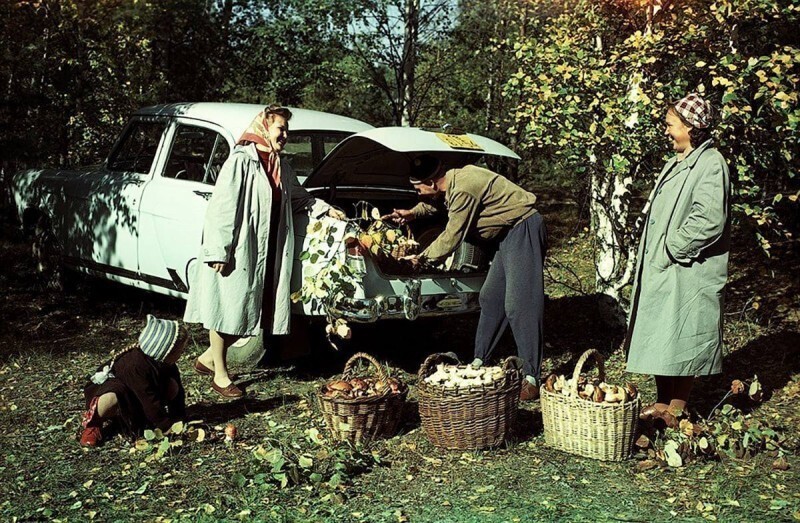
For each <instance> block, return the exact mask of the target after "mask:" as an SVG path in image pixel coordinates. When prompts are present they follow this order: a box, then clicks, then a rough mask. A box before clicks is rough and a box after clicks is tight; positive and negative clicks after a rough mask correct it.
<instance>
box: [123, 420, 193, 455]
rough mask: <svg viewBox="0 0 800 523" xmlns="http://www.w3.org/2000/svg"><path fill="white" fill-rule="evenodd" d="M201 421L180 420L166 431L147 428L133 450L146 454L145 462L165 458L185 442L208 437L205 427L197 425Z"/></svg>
mask: <svg viewBox="0 0 800 523" xmlns="http://www.w3.org/2000/svg"><path fill="white" fill-rule="evenodd" d="M200 423H201V422H197V421H195V422H190V423H188V424H186V423H184V422H182V421H178V422H176V423H173V424H172V426H171V427H170V428H169V429H167V430H166V431H162V430H161V429H155V430H150V429H148V430H145V431H144V434H143V435H142V437H141V438H139V439H137V440H136V442H135V443H134V445H133V448H132V449H131V451H134V452H141V453H143V454H145V458H144V460H145V462H151V461H157V460H161V459H163V458H164V457H165V456H168V455H169V454H171V453H174V452H177V451H178V450H179V448H180V447H182V446H183V445H184V443H187V442H190V441H194V442H198V443H199V442H201V441H203V440H205V438H206V431H205V429H203V428H201V427H199V426H196V425H199V424H200Z"/></svg>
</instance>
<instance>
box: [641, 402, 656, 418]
mask: <svg viewBox="0 0 800 523" xmlns="http://www.w3.org/2000/svg"><path fill="white" fill-rule="evenodd" d="M660 413H661V411H660V410H659V409H657V408H656V404H655V403H652V404H650V405H648V406H646V407H645V408H643V409H642V411H641V412H640V413H639V419H640V420H642V421H650V420H652V419H653V418H656V417H658V415H659V414H660Z"/></svg>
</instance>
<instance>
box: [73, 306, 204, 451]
mask: <svg viewBox="0 0 800 523" xmlns="http://www.w3.org/2000/svg"><path fill="white" fill-rule="evenodd" d="M188 340H189V335H188V333H187V331H186V329H185V328H183V327H182V326H180V325H179V324H178V322H177V321H171V320H160V319H158V318H156V317H155V316H152V315H150V314H148V315H147V325H146V326H145V328H144V330H143V331H142V333H141V335H140V336H139V342H138V343H133V344H131V345H129V346H128V347H125V348H124V349H122V350H120V351H117V352H115V353H113V354H112V355H111V360H110V361H109V362H108V363H107V364H105V365H103V366H102V367H100V368H99V369H98V371H97V372H96V373H95V374H94V375H93V376H92V377H91V381H90V382H89V383H87V384H86V386H85V387H84V389H83V393H84V395H85V396H86V407H87V409H88V410H87V411H86V413H84V415H83V423H82V426H83V432H82V434H81V445H82V446H84V447H94V446H97V444H98V443H100V442H101V441H102V440H103V433H102V428H103V423H104V422H105V421H107V420H110V419H115V418H116V419H118V420H119V421H120V422H121V425H122V428H123V429H124V430H126V431H127V432H128V433H130V434H131V435H136V434H140V433H141V432H142V431H143V430H144V429H148V428H150V429H153V428H159V429H162V430H165V429H167V428H169V427H170V426H171V424H172V423H173V422H174V421H175V420H177V419H180V418H182V417H183V416H184V412H185V406H186V404H185V397H186V395H185V392H184V390H183V385H182V384H181V375H180V372H179V371H178V366H177V365H175V362H177V361H178V358H180V357H181V354H183V350H184V348H185V347H186V343H187V341H188Z"/></svg>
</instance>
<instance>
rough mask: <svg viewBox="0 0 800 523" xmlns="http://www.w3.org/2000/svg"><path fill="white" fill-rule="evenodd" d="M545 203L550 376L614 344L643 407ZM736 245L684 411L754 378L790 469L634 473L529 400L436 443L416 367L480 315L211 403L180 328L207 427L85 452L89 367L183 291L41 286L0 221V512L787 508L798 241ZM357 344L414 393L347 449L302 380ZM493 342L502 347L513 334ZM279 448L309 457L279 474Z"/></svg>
mask: <svg viewBox="0 0 800 523" xmlns="http://www.w3.org/2000/svg"><path fill="white" fill-rule="evenodd" d="M547 211H548V213H549V214H550V215H551V216H553V217H554V218H553V219H552V220H551V222H550V223H551V231H550V234H551V238H554V239H555V241H554V248H553V255H552V257H551V259H550V261H549V265H548V275H547V289H548V290H547V292H548V301H547V305H546V307H547V309H546V311H547V312H546V337H547V345H546V352H545V363H544V370H545V372H550V371H556V372H559V373H565V372H571V370H572V368H573V366H574V364H575V362H576V360H577V358H578V357H579V355H580V354H581V353H582V352H583V351H584V350H586V349H588V348H596V349H599V350H600V351H601V352H602V353H603V354H604V355H605V357H606V358H607V365H606V367H607V373H608V376H609V381H612V382H614V381H622V380H631V381H634V382H635V383H637V384H638V385H639V386H640V388H641V390H642V391H643V394H644V400H645V402H647V401H648V400H652V399H653V384H652V381H651V380H649V379H647V377H642V376H624V372H623V355H622V354H621V351H620V350H619V346H620V341H621V338H622V334H623V333H622V331H621V330H620V329H613V328H609V327H608V325H607V323H605V322H604V321H602V320H601V319H600V318H599V317H598V314H597V310H598V309H597V303H596V299H595V297H594V296H592V295H591V294H586V293H581V292H579V291H578V289H584V290H587V289H591V282H592V275H591V264H590V260H591V245H590V242H589V241H588V239H587V237H586V235H585V233H582V232H580V230H581V227H576V226H575V223H574V220H572V221H570V220H568V219H564V220H562V221H559V220H560V218H559V217H560V216H562V214H563V213H569V212H574V209H573V208H571V207H570V206H569V205H565V206H564V208H553V209H547ZM545 215H546V216H547V215H548V214H545ZM739 243H740V245H738V246H737V249H736V250H734V254H733V257H732V272H731V279H730V287H729V291H728V300H727V303H726V322H727V323H726V327H725V336H726V341H727V344H728V348H729V354H728V355H727V356H726V359H725V372H724V374H723V375H721V376H716V377H712V378H706V379H703V380H701V381H700V382H699V383H698V385H697V387H696V389H695V391H694V393H693V394H694V403H693V408H694V409H695V410H696V411H697V412H699V413H701V414H703V415H707V414H708V412H709V411H710V409H711V408H712V407H713V406H714V405H715V404H716V403H717V401H719V400H720V399H721V398H722V396H723V395H724V393H725V391H726V390H727V389H728V388H729V387H730V382H731V380H732V379H734V378H741V379H749V378H751V377H752V376H753V375H754V374H757V375H758V377H759V380H760V381H761V383H762V384H763V386H764V389H765V391H766V395H765V399H764V401H763V403H762V404H761V405H760V406H756V407H755V408H754V409H753V410H752V412H751V413H750V414H751V415H752V416H754V417H757V418H758V419H761V420H763V421H764V422H765V423H769V425H770V426H772V427H773V428H774V429H775V430H777V431H779V432H781V433H783V434H787V435H789V441H790V442H793V443H791V445H792V446H791V448H788V449H787V450H789V451H790V454H789V456H788V463H789V468H788V470H785V471H781V470H775V469H773V467H772V466H771V464H772V461H773V459H774V457H772V456H768V455H766V454H760V455H757V456H755V457H752V458H745V459H741V460H733V459H725V460H722V461H701V460H699V461H694V462H691V463H689V464H687V465H686V466H684V467H680V468H671V467H666V466H658V467H655V468H653V469H651V470H647V471H643V472H639V471H638V469H637V468H636V461H635V460H629V461H626V462H620V463H603V462H597V461H593V460H588V459H582V458H577V457H574V456H571V455H567V454H563V453H560V452H557V451H554V450H552V449H549V448H548V447H547V446H546V445H545V442H544V437H543V436H542V425H541V423H542V421H541V413H540V410H539V406H538V403H533V404H529V405H524V407H523V409H522V410H521V412H520V416H519V420H518V422H517V426H516V428H515V432H514V435H513V438H512V439H511V440H510V441H508V442H507V443H506V444H505V445H504V446H503V447H501V448H499V449H494V450H487V451H479V452H448V451H443V450H439V449H436V448H435V447H433V446H432V445H431V444H430V443H429V442H428V441H427V439H426V437H425V435H424V433H423V431H422V430H421V429H420V427H419V418H418V416H417V415H415V413H414V407H415V403H414V402H415V401H416V396H415V394H414V391H413V384H414V382H415V381H416V372H417V370H418V368H419V365H420V363H421V362H422V361H423V360H424V358H425V357H426V356H427V355H428V354H430V353H433V352H442V351H445V350H452V351H454V352H456V353H458V354H459V355H460V356H461V357H462V358H464V359H468V358H469V357H470V354H471V350H472V336H473V333H474V330H475V323H476V318H475V317H474V316H470V317H462V318H458V319H448V320H426V321H418V322H416V323H414V324H411V325H409V324H407V323H405V322H403V323H401V322H397V323H382V324H376V325H369V326H362V327H357V328H356V329H355V332H354V336H353V340H352V341H350V342H346V343H342V344H341V347H340V350H339V351H338V352H335V351H333V350H331V349H330V348H329V347H327V346H326V345H325V344H324V343H321V341H320V340H319V338H314V337H312V340H314V343H313V346H312V350H313V352H312V355H311V356H310V357H307V358H304V359H301V360H298V361H290V362H287V361H276V359H275V358H272V359H271V361H270V362H269V364H268V365H267V366H265V367H264V368H263V370H261V371H259V372H256V373H254V374H251V375H249V376H244V377H243V378H244V384H245V385H246V386H247V392H248V394H247V396H246V398H244V399H242V400H237V401H232V402H224V401H220V400H219V398H218V397H217V396H216V395H215V394H214V393H213V392H212V391H211V390H210V388H209V386H208V383H207V380H206V379H205V378H202V377H200V376H197V375H196V374H194V373H193V372H192V371H191V362H192V361H193V359H194V357H195V356H196V355H197V354H199V353H200V352H201V351H202V350H203V349H204V344H205V337H204V336H205V334H204V333H203V331H202V330H201V329H198V328H194V327H193V328H192V329H191V333H192V336H193V342H192V344H191V345H190V347H189V348H188V350H187V354H186V355H185V356H184V358H183V359H182V360H181V361H180V362H179V367H180V369H181V371H182V375H183V376H184V380H185V385H186V389H187V404H188V405H189V406H190V407H189V414H188V418H189V421H193V422H194V425H193V426H194V427H195V428H203V429H204V431H205V432H206V433H207V434H208V437H207V438H206V439H205V440H204V441H197V440H194V441H192V440H191V438H189V437H188V436H187V434H188V433H183V434H179V435H177V436H174V437H171V438H170V439H171V441H176V440H178V439H181V440H182V442H181V445H180V446H178V445H173V446H172V447H171V448H170V450H169V451H168V452H167V453H166V454H165V455H164V456H163V457H160V456H156V454H155V452H154V448H155V446H157V445H150V446H145V444H143V443H142V442H140V444H138V445H134V444H133V443H132V442H131V441H129V440H126V439H124V438H121V437H118V438H115V439H112V440H110V441H108V442H107V443H106V444H105V445H104V446H103V447H101V448H99V449H93V450H85V449H81V448H80V447H79V445H78V443H77V440H76V435H77V433H78V427H79V418H80V414H81V410H82V408H83V404H82V393H81V390H82V386H83V384H84V383H85V381H86V379H87V376H88V375H89V373H90V372H92V371H93V370H94V369H95V367H96V366H97V365H98V364H99V363H101V362H102V361H103V358H104V356H105V355H107V354H108V352H109V351H111V350H113V349H115V348H117V347H119V346H121V345H123V344H125V343H128V342H130V341H132V340H135V338H136V336H137V335H138V332H139V330H140V328H141V326H142V323H143V321H144V319H145V316H146V314H148V313H152V314H155V315H157V316H160V317H166V318H175V319H178V318H180V316H181V315H182V312H183V302H182V301H180V300H173V299H167V298H163V297H159V296H154V295H150V294H145V293H142V292H139V291H135V290H130V289H127V288H124V287H121V286H118V285H113V284H108V283H104V282H97V281H91V280H82V281H80V282H79V283H78V285H77V288H76V289H75V290H74V291H73V292H71V293H69V294H61V293H54V292H51V291H47V290H45V289H44V288H43V286H42V285H41V283H40V282H39V280H37V278H36V275H35V273H34V271H33V266H32V262H31V258H30V255H29V249H28V246H27V244H26V243H25V241H24V239H23V238H22V237H21V236H20V235H19V234H18V233H17V232H16V230H15V229H14V228H13V226H12V224H11V223H9V221H8V220H6V221H5V222H4V223H3V224H2V232H1V233H0V266H2V267H3V270H2V271H0V317H2V321H0V448H2V452H0V494H2V495H0V519H2V520H4V521H33V520H59V521H86V520H92V519H93V520H98V521H111V520H137V521H140V520H148V521H170V520H173V521H174V520H184V519H186V520H191V521H217V520H231V521H234V520H257V521H334V520H335V521H368V522H374V521H394V522H403V521H436V522H446V521H452V522H465V521H498V522H499V521H667V520H675V519H679V520H682V521H684V520H685V521H693V520H719V521H791V520H800V478H798V474H797V471H798V469H800V461H799V460H798V459H797V455H796V451H797V448H796V442H797V439H796V436H797V434H799V433H800V431H799V430H798V429H800V415H798V409H797V402H798V399H800V327H799V326H800V306H799V305H798V296H799V294H798V292H799V291H800V279H798V278H797V274H798V270H800V264H799V263H798V260H797V256H796V253H792V252H791V251H787V252H783V253H781V252H776V253H775V254H774V255H773V258H772V259H771V260H770V259H766V258H764V257H763V256H762V255H761V254H759V253H758V252H757V251H756V250H754V249H752V248H749V247H748V245H749V244H748V243H747V241H746V240H741V241H740V242H739ZM360 350H363V351H366V352H368V353H370V354H372V355H374V356H375V357H377V358H378V359H379V360H381V361H383V362H386V363H388V364H389V365H390V366H391V367H393V368H394V369H397V372H399V373H400V374H401V375H402V376H403V377H404V378H405V379H406V380H407V381H408V382H409V383H411V385H412V393H411V395H410V399H411V401H412V404H411V408H410V409H408V412H407V416H406V417H405V418H404V419H403V427H402V430H401V434H400V435H399V436H397V437H395V438H392V439H390V440H386V441H381V442H378V443H376V444H374V445H372V446H371V447H369V448H366V449H351V448H346V446H342V445H337V444H334V443H333V442H331V441H330V440H328V439H327V438H326V437H325V434H326V433H325V427H324V424H323V421H322V419H321V416H320V413H319V410H318V408H317V405H316V401H315V398H314V390H315V386H318V384H319V383H320V382H321V381H323V380H325V379H327V378H329V377H330V376H332V375H334V374H336V373H339V372H341V370H342V366H343V364H344V362H345V361H346V360H347V358H348V357H349V356H350V355H352V354H353V352H355V351H360ZM499 351H500V355H501V356H502V355H508V354H512V353H513V351H514V344H513V339H512V338H511V336H506V338H504V340H503V342H502V344H501V347H500V349H499ZM228 422H232V423H234V424H235V425H236V426H237V428H238V433H239V436H238V437H237V439H236V440H235V441H234V442H232V443H224V442H223V441H222V440H221V439H218V438H215V437H213V436H214V435H217V434H219V433H220V432H221V429H222V425H224V424H225V423H228ZM318 434H319V435H318ZM156 443H157V442H156ZM275 449H279V450H280V451H281V452H282V455H283V456H284V457H285V460H286V463H282V462H280V461H279V462H278V463H277V464H276V462H275V460H273V457H274V452H273V453H272V454H270V452H272V451H274V450H275ZM292 456H295V458H296V457H297V456H304V457H305V459H306V460H312V461H313V465H309V464H308V461H306V462H305V465H307V466H300V467H298V466H294V468H292V467H291V466H289V465H290V464H291V463H295V461H297V460H296V459H295V458H293V457H292ZM292 460H295V461H292ZM297 462H298V463H299V461H297ZM311 470H313V471H315V472H313V473H311V472H309V471H311ZM287 471H288V472H287ZM281 474H283V476H281ZM315 474H317V475H315ZM284 480H286V481H285V484H284Z"/></svg>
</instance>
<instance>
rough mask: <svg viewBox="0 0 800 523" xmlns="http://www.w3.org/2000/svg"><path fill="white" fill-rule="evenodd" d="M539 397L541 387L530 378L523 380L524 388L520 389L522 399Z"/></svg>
mask: <svg viewBox="0 0 800 523" xmlns="http://www.w3.org/2000/svg"><path fill="white" fill-rule="evenodd" d="M537 399H539V387H537V386H536V385H534V384H533V383H531V382H530V381H528V380H522V388H521V389H520V391H519V400H520V401H533V400H537Z"/></svg>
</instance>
